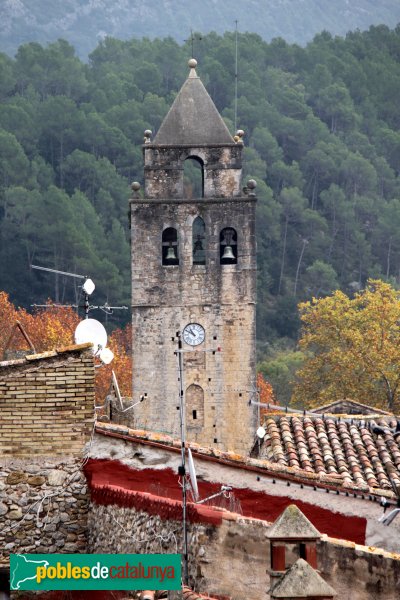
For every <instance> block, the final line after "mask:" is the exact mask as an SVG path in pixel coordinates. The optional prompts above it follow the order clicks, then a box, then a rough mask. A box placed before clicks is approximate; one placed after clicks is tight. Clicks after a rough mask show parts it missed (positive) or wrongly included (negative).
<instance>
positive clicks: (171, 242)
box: [162, 227, 179, 267]
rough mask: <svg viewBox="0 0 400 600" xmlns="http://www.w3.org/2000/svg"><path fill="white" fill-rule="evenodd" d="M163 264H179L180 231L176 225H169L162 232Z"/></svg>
mask: <svg viewBox="0 0 400 600" xmlns="http://www.w3.org/2000/svg"><path fill="white" fill-rule="evenodd" d="M162 264H163V265H164V266H166V267H167V266H172V265H179V246H178V232H177V230H176V229H175V228H174V227H167V228H166V229H164V231H163V233H162Z"/></svg>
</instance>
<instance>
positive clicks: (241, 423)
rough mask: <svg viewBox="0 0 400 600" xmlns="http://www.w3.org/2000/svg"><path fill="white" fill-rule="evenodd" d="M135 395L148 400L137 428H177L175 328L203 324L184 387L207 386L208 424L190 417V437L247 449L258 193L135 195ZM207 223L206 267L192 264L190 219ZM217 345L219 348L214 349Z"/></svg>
mask: <svg viewBox="0 0 400 600" xmlns="http://www.w3.org/2000/svg"><path fill="white" fill-rule="evenodd" d="M131 209H132V304H133V306H132V328H133V340H134V343H133V398H134V399H135V400H137V399H138V398H139V396H140V395H141V394H143V393H145V392H146V393H147V394H148V398H149V400H148V402H145V403H143V404H140V405H139V406H138V407H137V408H136V409H134V410H133V411H130V412H129V415H130V416H131V417H132V421H131V423H132V422H134V423H135V427H137V428H142V429H151V430H152V431H166V432H168V433H173V434H178V432H179V412H178V411H177V410H176V406H177V404H178V403H179V402H178V399H179V381H178V374H177V358H176V355H175V354H174V352H175V351H176V349H177V338H176V337H175V336H176V332H177V331H182V329H183V328H184V327H185V325H187V324H188V323H191V322H192V323H193V322H195V323H200V324H201V325H202V326H203V327H204V329H205V341H204V343H203V344H201V346H199V347H197V348H195V349H193V351H191V349H190V347H189V346H187V344H184V351H187V352H185V354H184V363H185V364H184V379H185V381H184V383H185V389H186V388H187V387H189V386H190V385H192V384H195V385H198V386H201V388H202V390H203V391H204V415H205V417H206V418H205V421H204V426H203V427H198V426H196V427H191V425H193V426H194V425H195V424H194V423H192V424H191V423H188V426H189V431H188V439H190V440H191V441H196V442H198V443H201V444H203V445H207V446H209V445H213V446H216V447H217V448H220V449H225V450H228V449H229V450H234V451H237V452H241V453H242V454H247V453H248V451H249V450H250V445H251V442H252V432H254V431H255V428H256V417H257V411H256V409H255V408H254V407H249V406H248V399H249V393H250V390H252V389H253V388H254V386H255V373H256V364H255V362H256V361H255V276H256V271H255V215H254V212H255V199H254V198H249V197H248V198H246V197H243V198H237V199H235V201H226V200H210V199H208V200H207V201H206V200H204V201H193V202H191V203H189V202H186V201H182V202H180V201H177V202H172V203H171V202H168V201H165V203H162V204H161V203H158V204H157V203H156V202H155V201H153V202H146V203H144V202H139V201H137V202H136V201H132V204H131ZM197 215H201V217H202V218H203V219H204V221H205V224H206V241H205V244H206V255H207V259H206V261H207V263H206V265H204V266H203V265H193V264H192V224H193V221H194V219H195V218H196V216H197ZM228 226H230V227H234V228H235V229H236V231H237V232H238V263H237V264H236V265H220V264H219V240H220V238H219V236H220V231H221V230H222V229H223V228H224V227H228ZM166 227H176V228H177V230H178V239H179V250H178V253H179V257H180V263H179V265H176V266H163V265H162V264H161V237H162V231H163V230H164V229H165V228H166ZM217 347H220V348H221V350H222V351H221V352H215V353H213V349H215V348H217Z"/></svg>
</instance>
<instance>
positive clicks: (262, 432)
mask: <svg viewBox="0 0 400 600" xmlns="http://www.w3.org/2000/svg"><path fill="white" fill-rule="evenodd" d="M266 433H267V432H266V431H265V429H264V427H259V428H258V429H257V431H256V435H257V437H259V438H260V440H263V439H264V437H265V434H266Z"/></svg>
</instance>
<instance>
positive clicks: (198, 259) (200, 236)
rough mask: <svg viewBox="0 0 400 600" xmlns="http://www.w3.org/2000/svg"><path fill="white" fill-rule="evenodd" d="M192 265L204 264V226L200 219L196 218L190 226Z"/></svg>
mask: <svg viewBox="0 0 400 600" xmlns="http://www.w3.org/2000/svg"><path fill="white" fill-rule="evenodd" d="M192 237H193V264H194V265H205V264H206V225H205V223H204V220H203V219H202V218H201V217H196V218H195V220H194V221H193V226H192Z"/></svg>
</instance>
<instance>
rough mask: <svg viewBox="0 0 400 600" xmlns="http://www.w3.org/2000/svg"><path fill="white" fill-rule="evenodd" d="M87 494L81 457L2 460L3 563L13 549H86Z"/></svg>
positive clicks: (0, 547) (0, 542) (0, 532)
mask: <svg viewBox="0 0 400 600" xmlns="http://www.w3.org/2000/svg"><path fill="white" fill-rule="evenodd" d="M87 510H88V495H87V486H86V480H85V477H84V475H83V473H82V471H81V461H80V460H79V459H76V458H66V457H60V458H57V459H54V458H52V457H44V456H41V457H40V459H39V457H34V458H31V459H26V460H25V459H18V458H13V459H4V458H1V459H0V566H1V565H4V566H8V557H9V555H10V553H13V554H14V553H17V552H18V553H46V554H47V553H54V552H63V553H64V552H66V553H77V552H78V553H79V552H85V551H86V523H87Z"/></svg>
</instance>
